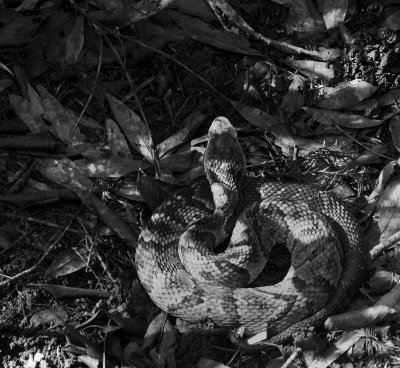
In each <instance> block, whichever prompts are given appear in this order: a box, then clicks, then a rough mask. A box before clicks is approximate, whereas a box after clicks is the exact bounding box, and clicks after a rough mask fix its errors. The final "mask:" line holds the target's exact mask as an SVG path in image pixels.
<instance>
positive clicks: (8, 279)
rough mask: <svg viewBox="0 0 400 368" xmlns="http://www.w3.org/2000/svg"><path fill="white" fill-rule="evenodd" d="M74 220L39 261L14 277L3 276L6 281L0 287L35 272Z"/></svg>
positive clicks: (0, 283)
mask: <svg viewBox="0 0 400 368" xmlns="http://www.w3.org/2000/svg"><path fill="white" fill-rule="evenodd" d="M73 220H74V219H72V220H71V221H70V222H69V223H68V224H67V226H65V228H64V229H63V230H62V231H61V232H60V233H59V234H58V236H57V238H56V239H55V240H54V241H53V243H52V244H51V245H50V246H49V247H48V248H47V249H46V251H45V252H44V254H43V255H42V256H41V257H40V258H39V260H38V261H37V262H36V263H35V264H34V265H33V266H32V267H30V268H27V269H26V270H24V271H22V272H20V273H18V274H16V275H14V276H5V275H4V276H3V277H7V280H5V281H2V282H0V286H5V285H7V284H9V283H10V282H11V281H14V280H17V279H19V278H20V277H22V276H24V275H27V274H28V273H30V272H32V271H33V270H35V268H37V267H38V266H39V265H40V264H41V263H42V262H43V261H44V259H45V258H46V257H47V256H48V255H49V254H50V252H51V251H53V249H54V248H55V247H56V246H57V244H58V243H59V241H60V240H61V239H62V237H63V236H64V235H65V233H66V232H67V231H68V229H69V227H70V226H71V224H72V221H73Z"/></svg>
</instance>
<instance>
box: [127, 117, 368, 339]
mask: <svg viewBox="0 0 400 368" xmlns="http://www.w3.org/2000/svg"><path fill="white" fill-rule="evenodd" d="M204 168H205V172H206V176H207V179H208V182H207V181H205V180H203V181H199V182H197V183H195V184H194V185H192V186H191V187H190V188H185V189H183V190H181V191H179V192H178V193H176V194H175V195H174V196H173V197H172V198H171V199H169V200H167V201H165V202H164V203H163V204H162V205H161V206H160V207H159V208H158V209H157V210H156V211H155V212H154V213H153V215H152V217H151V219H150V220H149V222H148V224H147V226H146V227H145V228H144V229H143V231H142V232H141V234H140V237H139V241H138V247H137V251H136V258H135V265H136V268H137V273H138V276H139V278H140V280H141V283H142V285H143V286H144V288H145V290H146V291H147V293H148V294H149V296H150V298H151V299H152V300H153V301H154V303H155V304H156V305H157V306H158V307H160V308H161V309H162V310H164V311H167V312H168V313H170V314H171V315H173V316H176V317H179V318H181V319H183V320H186V321H190V322H199V321H208V322H209V321H211V322H213V323H214V324H215V325H216V326H218V327H227V328H235V327H240V326H243V327H244V332H245V334H246V335H252V334H256V333H258V332H262V331H267V333H268V337H269V341H270V342H274V343H278V342H281V341H283V340H285V339H286V338H288V337H289V336H290V335H291V334H292V333H293V332H295V331H297V330H298V329H300V328H302V327H305V326H308V325H317V324H321V323H322V322H323V321H324V320H325V319H326V318H327V317H328V316H329V315H330V314H332V313H333V312H334V311H336V310H337V309H338V308H340V307H344V306H345V302H346V299H347V297H348V296H349V295H351V294H352V293H353V292H354V291H355V290H356V289H357V287H358V285H359V281H360V279H361V276H362V272H363V263H364V261H363V260H364V253H363V250H362V246H361V241H360V235H359V228H358V225H357V223H356V221H355V220H354V218H353V216H352V215H351V214H350V213H349V212H348V211H347V210H346V208H345V206H344V205H343V204H342V203H341V202H340V201H339V200H337V199H336V198H334V197H333V196H331V195H330V194H328V193H326V192H324V191H319V190H318V189H315V188H313V187H310V186H306V185H300V184H288V183H280V182H271V181H267V180H265V179H263V178H261V179H256V178H249V177H244V170H245V157H244V153H243V151H242V149H241V147H240V144H239V142H238V139H237V136H236V131H235V129H234V128H233V126H232V125H231V124H230V122H229V121H228V120H227V119H226V118H223V117H220V118H217V119H215V120H214V122H213V123H212V125H211V127H210V129H209V142H208V145H207V150H206V153H205V156H204ZM230 234H231V235H230ZM229 236H230V241H229V244H228V245H227V246H226V247H225V250H223V251H221V250H219V249H218V248H219V247H218V245H220V244H221V243H222V242H224V240H225V239H227V238H228V237H229ZM282 243H283V244H285V246H286V247H287V249H288V250H289V252H290V254H291V266H290V269H289V271H288V273H287V275H286V276H285V278H284V279H283V280H282V281H281V282H278V283H277V284H275V285H270V286H260V285H259V284H258V283H257V278H258V277H259V274H260V273H262V274H264V273H266V272H268V270H265V269H264V266H265V264H266V260H267V258H268V254H269V253H270V251H271V249H272V247H273V246H274V245H275V244H282ZM217 247H218V248H217ZM216 250H217V251H216ZM271 336H272V337H271Z"/></svg>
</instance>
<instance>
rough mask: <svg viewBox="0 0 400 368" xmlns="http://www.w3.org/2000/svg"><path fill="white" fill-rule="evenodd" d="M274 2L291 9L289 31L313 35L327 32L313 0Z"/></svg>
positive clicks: (279, 0)
mask: <svg viewBox="0 0 400 368" xmlns="http://www.w3.org/2000/svg"><path fill="white" fill-rule="evenodd" d="M273 2H274V3H278V4H281V5H283V6H285V7H288V8H289V9H290V11H289V14H288V17H287V19H286V25H287V27H288V28H289V29H291V30H294V31H296V32H311V33H319V32H323V31H325V30H326V28H325V25H324V21H323V19H322V16H321V14H320V13H319V12H318V10H317V9H316V7H315V5H314V3H313V2H312V1H311V0H273Z"/></svg>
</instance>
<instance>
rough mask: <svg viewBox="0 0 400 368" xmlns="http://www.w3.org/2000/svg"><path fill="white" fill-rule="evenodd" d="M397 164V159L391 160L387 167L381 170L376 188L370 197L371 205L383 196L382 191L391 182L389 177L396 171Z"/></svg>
mask: <svg viewBox="0 0 400 368" xmlns="http://www.w3.org/2000/svg"><path fill="white" fill-rule="evenodd" d="M396 165H397V163H396V161H390V162H388V163H387V164H386V165H385V167H384V168H383V169H382V171H381V172H380V174H379V178H378V182H377V184H376V186H375V189H374V190H373V192H372V193H371V194H370V195H369V197H368V203H369V204H370V205H375V204H376V203H377V202H378V201H379V199H380V198H381V196H382V193H383V191H384V190H385V188H386V185H387V184H388V182H389V179H390V178H391V177H392V175H393V174H394V172H395V169H396Z"/></svg>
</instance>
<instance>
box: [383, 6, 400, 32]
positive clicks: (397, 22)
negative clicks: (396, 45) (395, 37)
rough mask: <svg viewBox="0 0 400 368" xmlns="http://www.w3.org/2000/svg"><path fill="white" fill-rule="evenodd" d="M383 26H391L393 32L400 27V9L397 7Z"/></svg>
mask: <svg viewBox="0 0 400 368" xmlns="http://www.w3.org/2000/svg"><path fill="white" fill-rule="evenodd" d="M382 27H386V28H389V29H390V30H392V31H393V32H397V31H398V30H399V29H400V9H396V10H394V11H393V12H391V14H390V15H389V16H388V17H387V18H386V19H385V20H384V22H383V23H382Z"/></svg>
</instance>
